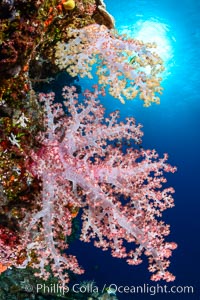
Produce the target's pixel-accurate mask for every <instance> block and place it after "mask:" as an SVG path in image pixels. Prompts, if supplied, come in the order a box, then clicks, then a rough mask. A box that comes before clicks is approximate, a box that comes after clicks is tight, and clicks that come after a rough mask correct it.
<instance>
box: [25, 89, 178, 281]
mask: <svg viewBox="0 0 200 300" xmlns="http://www.w3.org/2000/svg"><path fill="white" fill-rule="evenodd" d="M99 94H104V91H103V90H98V89H97V86H95V87H94V92H93V93H92V92H89V91H86V92H85V94H84V96H85V99H84V101H83V103H81V104H78V95H77V94H76V93H75V88H74V87H71V88H69V87H65V88H64V90H63V97H64V99H65V100H66V101H65V102H64V104H65V106H66V108H67V110H68V112H67V115H65V114H64V111H63V108H62V106H61V105H60V104H53V98H54V95H53V94H52V93H51V94H47V95H44V94H41V95H40V101H41V102H43V103H44V106H43V107H44V112H45V120H44V125H45V127H46V131H43V132H41V133H40V135H39V136H38V139H39V141H40V143H41V145H42V147H41V149H40V150H38V151H32V152H31V153H30V155H31V157H32V163H30V164H29V171H30V172H31V173H32V174H33V175H34V176H37V177H38V179H39V180H40V181H41V186H42V192H41V195H40V196H38V198H37V210H36V211H35V212H33V213H32V214H27V217H26V219H25V220H23V221H22V224H21V226H23V228H24V232H25V233H24V237H23V241H24V244H26V251H27V259H26V260H24V262H23V267H24V266H25V265H27V264H29V265H32V266H33V267H37V268H39V269H40V276H42V277H45V278H47V277H48V275H49V274H48V272H47V270H46V269H45V266H46V265H49V263H50V265H51V268H52V270H53V272H54V274H55V275H57V276H58V277H59V278H60V280H61V281H68V277H67V273H63V271H64V270H65V269H67V270H69V269H70V270H72V271H74V272H76V273H78V274H80V273H82V270H81V269H80V268H79V266H78V263H77V261H76V258H75V257H73V256H71V255H66V254H63V253H60V249H64V248H65V246H66V247H67V245H65V243H64V239H63V236H69V235H70V234H71V230H72V228H71V223H72V218H73V215H72V213H71V208H72V207H74V208H83V214H82V219H83V228H82V234H81V240H83V241H86V242H88V241H90V240H91V239H94V240H95V245H96V246H97V247H101V248H103V249H104V250H106V249H108V248H111V250H112V255H113V256H116V257H124V258H126V260H127V262H128V263H129V264H139V263H140V262H141V258H140V257H141V255H142V253H145V254H146V255H147V256H148V258H149V264H150V267H149V270H150V271H151V272H154V273H155V274H154V275H153V276H152V279H153V280H159V279H165V280H167V281H170V280H174V276H173V275H172V274H171V273H169V272H168V271H167V267H168V266H169V260H168V258H169V257H170V256H171V250H173V249H175V248H176V244H175V243H168V242H167V243H166V242H165V241H164V237H165V236H166V235H168V234H169V226H168V225H165V224H164V222H162V221H159V219H158V217H159V218H160V217H161V216H162V211H163V210H165V209H167V208H170V207H172V206H173V198H172V196H171V194H172V193H173V192H174V191H173V189H172V188H165V189H162V186H163V184H164V183H165V182H166V179H165V178H164V176H163V173H164V172H174V171H175V168H174V167H172V166H170V165H169V164H167V162H166V161H167V155H164V157H163V158H159V157H158V154H157V153H156V151H155V150H144V149H140V150H137V149H134V148H130V149H128V150H127V151H125V152H124V153H123V152H122V150H121V149H120V148H115V147H113V146H112V143H113V141H114V140H115V139H120V140H121V139H124V140H127V139H128V140H131V141H134V142H135V143H136V144H138V143H140V141H141V137H142V132H141V125H136V123H135V120H134V119H133V118H131V119H127V120H126V123H122V122H121V123H120V124H118V122H117V120H118V113H113V114H111V116H110V117H109V118H107V119H104V109H103V107H102V106H101V105H100V104H99V103H98V100H97V98H98V96H99ZM111 142H112V143H111ZM124 241H126V242H130V243H132V242H134V243H135V244H136V247H134V246H133V248H132V250H130V251H128V250H127V249H126V247H125V244H126V243H124ZM33 253H35V255H36V257H37V259H36V260H35V261H34V260H33V258H32V254H33Z"/></svg>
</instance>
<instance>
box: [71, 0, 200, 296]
mask: <svg viewBox="0 0 200 300" xmlns="http://www.w3.org/2000/svg"><path fill="white" fill-rule="evenodd" d="M105 2H106V5H107V10H108V11H109V12H110V13H111V14H112V15H113V16H114V18H115V20H116V28H117V29H118V30H119V32H121V33H126V34H128V35H130V36H132V37H135V38H139V39H144V40H145V41H148V40H150V41H154V40H155V41H156V42H157V43H158V53H159V54H160V55H161V56H162V58H163V60H164V62H165V67H166V71H165V73H164V81H163V87H164V92H163V95H162V96H161V104H160V105H152V106H151V107H149V108H144V107H143V106H142V101H140V100H135V101H133V102H128V103H126V104H125V105H122V104H120V103H119V101H117V100H115V99H112V98H111V97H106V100H104V101H103V104H104V106H105V107H106V110H107V112H111V111H113V110H115V109H119V110H120V114H121V117H122V118H124V117H126V116H134V117H135V118H136V120H137V122H138V123H142V124H143V130H144V139H143V146H144V148H146V149H147V148H149V149H156V150H157V151H158V153H159V154H160V155H161V156H162V154H163V153H165V152H167V153H168V154H169V162H170V163H171V164H172V165H175V166H177V168H178V170H177V172H176V173H175V174H172V175H169V176H168V177H167V178H168V185H169V186H173V187H174V188H175V190H176V193H175V196H174V198H175V205H176V206H175V208H173V209H169V210H168V211H166V212H165V213H164V220H165V222H166V223H168V224H170V225H171V235H170V236H169V237H168V240H170V241H172V240H173V241H176V242H177V243H178V249H177V250H175V251H174V254H173V257H172V258H171V266H170V270H171V271H172V272H173V273H174V274H175V275H176V281H175V282H173V283H172V284H168V287H170V286H172V285H175V286H192V287H193V288H194V292H193V293H190V294H188V293H187V292H186V293H180V291H181V288H179V292H177V293H176V294H172V293H161V292H160V293H159V294H157V295H153V292H152V293H147V292H145V293H143V294H130V293H117V296H118V299H122V300H123V299H144V300H148V299H189V300H190V299H191V300H193V299H194V300H198V299H200V292H199V284H200V268H199V267H200V265H199V261H200V260H199V256H200V251H199V250H200V238H199V236H200V233H199V232H200V216H199V214H200V191H199V186H200V175H199V174H200V172H199V171H200V159H199V155H200V134H199V128H200V95H199V94H200V84H199V80H200V0H177V1H174V0H162V1H160V0H134V1H133V0H130V1H127V2H124V1H119V0H107V1H105ZM83 83H84V81H83ZM80 243H81V242H79V245H80V247H81V250H77V247H74V248H75V249H74V254H75V253H76V254H77V257H78V260H79V262H80V264H81V265H82V266H83V267H84V269H85V270H86V273H85V275H83V276H81V278H82V279H87V280H94V281H95V282H96V284H97V285H98V286H99V287H100V288H101V287H102V286H103V285H104V284H106V285H107V286H108V285H109V284H116V285H117V286H131V285H135V286H136V285H142V286H143V285H144V284H146V287H148V286H150V285H154V286H156V284H157V283H152V282H150V280H149V277H150V273H149V272H148V271H147V262H144V263H143V264H142V265H139V266H137V267H133V266H128V265H127V264H126V263H125V261H123V260H120V259H115V258H112V257H111V256H110V253H109V252H102V251H101V250H99V249H96V248H94V247H93V246H92V245H88V244H84V243H81V244H80ZM160 285H162V286H164V285H165V283H164V282H161V283H160ZM150 294H151V295H150Z"/></svg>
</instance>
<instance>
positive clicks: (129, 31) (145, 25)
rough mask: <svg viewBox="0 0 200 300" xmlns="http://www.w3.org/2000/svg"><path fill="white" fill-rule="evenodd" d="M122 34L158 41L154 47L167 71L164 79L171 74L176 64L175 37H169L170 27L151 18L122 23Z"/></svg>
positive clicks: (144, 40) (143, 39)
mask: <svg viewBox="0 0 200 300" xmlns="http://www.w3.org/2000/svg"><path fill="white" fill-rule="evenodd" d="M119 32H120V33H121V34H126V35H128V36H129V37H133V38H135V39H137V40H142V41H143V42H145V43H147V42H150V43H156V45H157V47H156V48H155V49H153V51H155V52H156V53H157V54H158V55H159V56H160V57H161V58H162V60H163V62H164V66H165V71H164V72H163V74H162V77H163V79H166V78H167V77H168V76H169V75H170V74H171V71H170V69H171V67H172V66H173V65H174V54H173V46H172V42H175V41H176V40H175V38H174V37H169V33H170V28H169V26H168V25H166V24H165V23H161V22H159V21H156V20H155V19H150V20H145V21H144V20H138V21H137V22H136V23H135V24H133V25H128V26H126V25H122V26H120V28H119Z"/></svg>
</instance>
